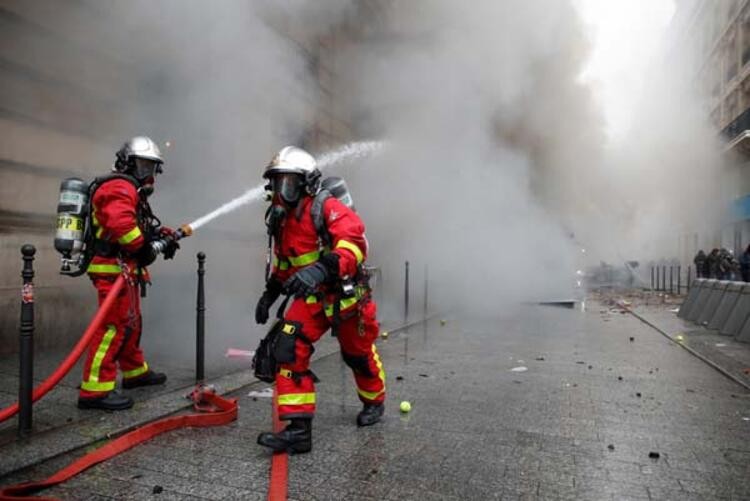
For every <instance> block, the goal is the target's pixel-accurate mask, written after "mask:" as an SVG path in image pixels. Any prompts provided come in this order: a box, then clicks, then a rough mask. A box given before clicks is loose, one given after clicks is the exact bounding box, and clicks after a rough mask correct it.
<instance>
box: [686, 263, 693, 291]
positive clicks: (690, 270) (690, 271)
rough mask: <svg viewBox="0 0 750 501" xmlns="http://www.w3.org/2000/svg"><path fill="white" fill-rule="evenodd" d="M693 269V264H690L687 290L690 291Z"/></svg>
mask: <svg viewBox="0 0 750 501" xmlns="http://www.w3.org/2000/svg"><path fill="white" fill-rule="evenodd" d="M692 272H693V270H692V269H691V266H688V274H687V275H688V276H687V290H688V292H690V279H691V278H692V277H691V276H690V275H691V274H692Z"/></svg>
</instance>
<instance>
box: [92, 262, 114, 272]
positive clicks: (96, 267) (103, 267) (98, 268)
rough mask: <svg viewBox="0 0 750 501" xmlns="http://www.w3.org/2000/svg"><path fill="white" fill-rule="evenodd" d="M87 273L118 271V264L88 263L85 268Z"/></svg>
mask: <svg viewBox="0 0 750 501" xmlns="http://www.w3.org/2000/svg"><path fill="white" fill-rule="evenodd" d="M86 271H87V272H89V273H120V265H119V264H90V265H89V267H88V268H87V269H86Z"/></svg>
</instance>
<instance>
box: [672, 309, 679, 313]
mask: <svg viewBox="0 0 750 501" xmlns="http://www.w3.org/2000/svg"><path fill="white" fill-rule="evenodd" d="M679 312H680V309H679V308H672V309H671V310H669V313H679Z"/></svg>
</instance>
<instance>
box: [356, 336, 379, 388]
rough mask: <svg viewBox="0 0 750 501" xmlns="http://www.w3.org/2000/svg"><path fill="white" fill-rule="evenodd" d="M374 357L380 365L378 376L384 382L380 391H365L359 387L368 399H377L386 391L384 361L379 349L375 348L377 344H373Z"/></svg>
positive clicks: (377, 364)
mask: <svg viewBox="0 0 750 501" xmlns="http://www.w3.org/2000/svg"><path fill="white" fill-rule="evenodd" d="M372 358H373V360H375V365H376V366H377V367H378V378H379V379H380V380H381V381H382V382H383V389H382V390H380V391H365V390H360V389H359V388H357V393H359V394H360V395H362V397H364V398H366V399H367V400H375V399H376V398H378V397H379V396H380V395H382V394H383V393H385V371H384V370H383V362H381V361H380V355H378V350H377V349H376V348H375V345H372Z"/></svg>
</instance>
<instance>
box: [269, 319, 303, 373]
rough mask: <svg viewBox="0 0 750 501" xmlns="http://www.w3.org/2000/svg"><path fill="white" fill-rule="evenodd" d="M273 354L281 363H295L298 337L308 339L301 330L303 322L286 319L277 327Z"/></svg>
mask: <svg viewBox="0 0 750 501" xmlns="http://www.w3.org/2000/svg"><path fill="white" fill-rule="evenodd" d="M277 329H278V331H277V335H276V339H275V342H274V346H273V355H274V358H275V359H276V361H277V362H278V363H280V364H291V363H294V361H295V359H296V358H297V357H296V352H297V339H306V338H305V337H304V335H303V334H302V332H301V329H302V323H301V322H292V321H290V320H284V321H283V322H280V323H279V325H278V327H277Z"/></svg>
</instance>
